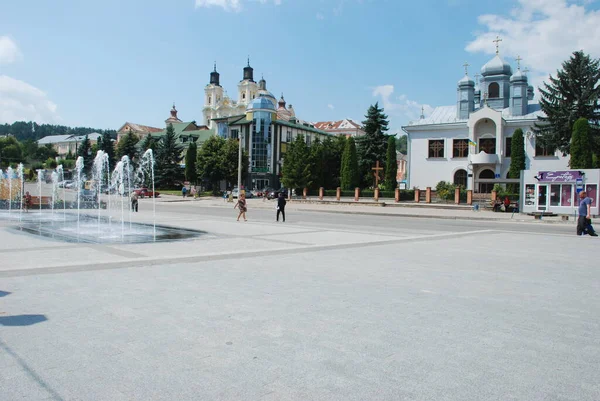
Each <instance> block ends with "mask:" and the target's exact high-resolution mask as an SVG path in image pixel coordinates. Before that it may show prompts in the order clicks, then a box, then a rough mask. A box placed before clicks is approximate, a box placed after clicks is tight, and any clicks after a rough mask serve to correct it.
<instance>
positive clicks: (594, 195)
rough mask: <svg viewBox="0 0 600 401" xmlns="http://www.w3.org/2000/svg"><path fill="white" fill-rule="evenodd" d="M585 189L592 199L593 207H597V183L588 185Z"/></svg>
mask: <svg viewBox="0 0 600 401" xmlns="http://www.w3.org/2000/svg"><path fill="white" fill-rule="evenodd" d="M585 191H586V192H587V196H588V198H590V199H592V207H596V205H597V204H598V203H597V200H596V198H597V197H598V194H597V192H598V187H597V186H596V185H586V188H585Z"/></svg>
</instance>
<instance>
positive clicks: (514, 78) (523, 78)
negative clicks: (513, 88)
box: [510, 70, 527, 82]
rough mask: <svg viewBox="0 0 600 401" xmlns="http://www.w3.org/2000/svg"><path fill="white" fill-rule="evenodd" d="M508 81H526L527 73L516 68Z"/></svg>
mask: <svg viewBox="0 0 600 401" xmlns="http://www.w3.org/2000/svg"><path fill="white" fill-rule="evenodd" d="M510 82H527V75H525V74H523V71H521V70H517V72H515V73H514V75H513V76H512V77H510Z"/></svg>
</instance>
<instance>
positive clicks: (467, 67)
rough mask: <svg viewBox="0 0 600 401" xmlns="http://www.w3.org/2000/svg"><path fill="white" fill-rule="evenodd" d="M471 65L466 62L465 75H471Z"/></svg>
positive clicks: (464, 65)
mask: <svg viewBox="0 0 600 401" xmlns="http://www.w3.org/2000/svg"><path fill="white" fill-rule="evenodd" d="M470 65H471V64H469V63H468V62H466V61H465V63H464V64H463V67H465V75H469V66H470Z"/></svg>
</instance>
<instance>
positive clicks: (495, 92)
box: [488, 82, 500, 99]
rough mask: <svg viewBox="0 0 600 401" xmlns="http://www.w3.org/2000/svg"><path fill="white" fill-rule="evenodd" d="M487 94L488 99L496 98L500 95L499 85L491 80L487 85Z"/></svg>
mask: <svg viewBox="0 0 600 401" xmlns="http://www.w3.org/2000/svg"><path fill="white" fill-rule="evenodd" d="M488 94H489V97H490V99H497V98H499V97H500V85H498V82H492V83H491V84H490V86H488Z"/></svg>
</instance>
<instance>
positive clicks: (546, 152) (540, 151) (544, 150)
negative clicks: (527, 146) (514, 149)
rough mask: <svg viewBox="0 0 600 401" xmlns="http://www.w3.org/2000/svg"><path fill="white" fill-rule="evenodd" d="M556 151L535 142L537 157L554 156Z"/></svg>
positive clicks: (539, 142)
mask: <svg viewBox="0 0 600 401" xmlns="http://www.w3.org/2000/svg"><path fill="white" fill-rule="evenodd" d="M555 151H556V149H554V148H551V147H549V146H545V145H544V144H543V143H542V142H541V141H537V140H536V141H535V156H536V157H540V156H542V157H544V156H546V157H547V156H554V152H555Z"/></svg>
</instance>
